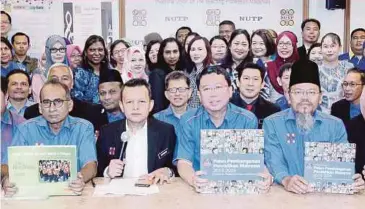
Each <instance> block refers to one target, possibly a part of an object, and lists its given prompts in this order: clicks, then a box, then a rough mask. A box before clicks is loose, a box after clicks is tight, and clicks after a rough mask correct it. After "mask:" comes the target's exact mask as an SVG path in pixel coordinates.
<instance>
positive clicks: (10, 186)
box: [1, 177, 18, 197]
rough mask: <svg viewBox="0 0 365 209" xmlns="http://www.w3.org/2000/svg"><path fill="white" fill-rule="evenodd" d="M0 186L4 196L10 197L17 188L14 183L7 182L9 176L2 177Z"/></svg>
mask: <svg viewBox="0 0 365 209" xmlns="http://www.w3.org/2000/svg"><path fill="white" fill-rule="evenodd" d="M1 187H2V189H3V190H4V193H5V197H12V196H14V195H15V194H16V193H17V191H18V188H17V187H16V186H15V184H14V183H10V182H9V177H4V179H3V180H2V182H1Z"/></svg>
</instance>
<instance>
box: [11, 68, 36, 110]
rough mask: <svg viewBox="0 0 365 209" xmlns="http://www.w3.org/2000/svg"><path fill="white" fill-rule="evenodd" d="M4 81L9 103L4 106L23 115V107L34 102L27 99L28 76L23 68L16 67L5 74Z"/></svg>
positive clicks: (29, 89) (28, 90) (28, 91)
mask: <svg viewBox="0 0 365 209" xmlns="http://www.w3.org/2000/svg"><path fill="white" fill-rule="evenodd" d="M6 83H7V85H8V95H9V103H8V105H7V107H6V108H7V109H8V110H10V111H13V112H15V113H16V114H18V115H20V116H22V117H23V116H24V112H25V109H27V107H29V106H32V105H33V104H34V103H33V102H31V101H29V99H28V97H29V95H30V93H31V88H30V83H31V81H30V77H29V75H28V73H26V72H24V71H23V70H20V69H16V70H13V71H11V72H10V73H9V74H8V75H7V76H6Z"/></svg>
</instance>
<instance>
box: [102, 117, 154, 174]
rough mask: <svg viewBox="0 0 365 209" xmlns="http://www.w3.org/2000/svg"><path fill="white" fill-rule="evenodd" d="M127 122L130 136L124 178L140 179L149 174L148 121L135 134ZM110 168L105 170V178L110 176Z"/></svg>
mask: <svg viewBox="0 0 365 209" xmlns="http://www.w3.org/2000/svg"><path fill="white" fill-rule="evenodd" d="M127 123H128V121H127V122H126V131H127V133H128V135H129V139H128V144H127V149H126V154H125V155H126V159H125V166H124V174H123V178H138V177H140V176H142V175H145V174H148V162H147V161H148V158H147V156H148V141H147V121H146V123H145V124H144V126H143V127H142V128H141V129H139V130H138V131H137V132H136V133H135V134H133V133H132V132H131V131H130V129H129V127H128V125H127ZM108 168H109V166H108V167H106V168H105V170H104V177H109V176H108Z"/></svg>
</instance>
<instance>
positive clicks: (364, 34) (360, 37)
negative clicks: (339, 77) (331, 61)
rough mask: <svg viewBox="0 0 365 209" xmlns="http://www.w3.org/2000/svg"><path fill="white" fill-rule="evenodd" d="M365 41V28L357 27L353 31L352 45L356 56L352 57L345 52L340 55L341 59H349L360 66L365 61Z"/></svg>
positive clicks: (356, 65)
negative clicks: (364, 47)
mask: <svg viewBox="0 0 365 209" xmlns="http://www.w3.org/2000/svg"><path fill="white" fill-rule="evenodd" d="M364 42H365V28H356V29H355V30H353V31H352V32H351V41H350V47H351V51H352V53H354V56H352V57H350V54H349V53H348V52H347V53H345V54H342V55H340V57H339V60H348V61H349V62H351V63H352V64H354V66H355V67H360V66H361V65H363V63H364V62H365V58H364V57H363V50H364V49H363V44H364Z"/></svg>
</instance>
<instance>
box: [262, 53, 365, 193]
mask: <svg viewBox="0 0 365 209" xmlns="http://www.w3.org/2000/svg"><path fill="white" fill-rule="evenodd" d="M320 89H321V88H320V81H319V73H318V66H317V64H316V63H314V62H312V61H310V60H300V61H298V62H295V63H294V64H293V66H292V73H291V75H290V83H289V100H290V103H291V108H289V109H287V110H284V111H281V112H279V113H276V114H274V115H271V116H269V117H267V118H266V119H265V120H264V125H263V129H264V137H265V164H266V166H267V167H268V169H269V171H270V173H271V175H273V176H274V179H275V181H276V183H278V184H281V185H283V186H284V188H285V189H286V190H287V191H290V192H293V193H297V194H304V193H307V192H308V189H309V185H308V182H307V181H306V180H305V179H304V178H303V175H304V142H329V143H347V134H346V130H345V127H344V125H343V123H342V121H341V120H340V119H338V118H335V117H334V116H330V115H327V114H324V113H322V112H320V111H318V110H316V109H317V107H318V105H319V103H320V102H321V91H320ZM353 178H354V181H355V183H354V192H360V191H361V190H363V189H364V181H363V179H362V178H361V175H360V174H355V175H354V177H353Z"/></svg>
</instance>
